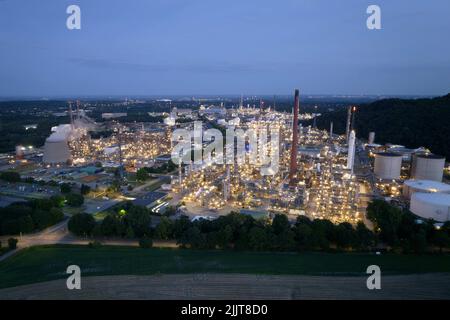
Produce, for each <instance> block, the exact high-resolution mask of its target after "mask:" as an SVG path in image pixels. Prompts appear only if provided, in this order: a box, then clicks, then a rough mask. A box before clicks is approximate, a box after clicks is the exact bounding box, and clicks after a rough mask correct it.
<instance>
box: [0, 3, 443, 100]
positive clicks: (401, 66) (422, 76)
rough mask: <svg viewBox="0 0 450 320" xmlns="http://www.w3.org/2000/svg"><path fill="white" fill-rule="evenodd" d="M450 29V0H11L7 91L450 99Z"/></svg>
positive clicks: (2, 31) (0, 11)
mask: <svg viewBox="0 0 450 320" xmlns="http://www.w3.org/2000/svg"><path fill="white" fill-rule="evenodd" d="M72 4H75V5H78V6H79V7H80V9H81V29H80V30H69V29H67V27H66V20H67V18H68V17H69V15H68V14H67V13H66V9H67V7H68V6H69V5H72ZM371 4H376V5H378V6H379V7H380V8H381V26H382V29H381V30H369V29H368V28H367V26H366V20H367V18H368V17H369V14H367V13H366V9H367V7H368V6H369V5H371ZM449 34H450V1H448V0H433V1H424V0H395V1H393V0H371V1H365V0H345V1H342V0H327V1H326V0H270V1H269V0H81V1H80V0H78V1H77V0H0V97H12V96H14V97H18V96H23V97H26V96H36V97H57V96H130V97H131V96H147V95H148V96H150V95H200V94H205V95H206V94H210V95H220V94H241V93H243V94H269V95H270V94H289V93H291V92H292V91H293V89H294V88H299V89H300V90H301V92H302V93H306V94H342V95H346V94H349V95H350V94H351V95H359V94H379V95H400V94H402V95H444V94H446V93H448V92H450V41H449Z"/></svg>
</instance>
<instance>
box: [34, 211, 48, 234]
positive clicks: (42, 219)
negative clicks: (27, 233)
mask: <svg viewBox="0 0 450 320" xmlns="http://www.w3.org/2000/svg"><path fill="white" fill-rule="evenodd" d="M33 221H34V225H35V227H36V229H39V230H42V229H45V228H47V227H48V226H50V225H52V224H53V223H52V217H51V215H50V212H49V211H44V210H41V209H36V210H35V211H33Z"/></svg>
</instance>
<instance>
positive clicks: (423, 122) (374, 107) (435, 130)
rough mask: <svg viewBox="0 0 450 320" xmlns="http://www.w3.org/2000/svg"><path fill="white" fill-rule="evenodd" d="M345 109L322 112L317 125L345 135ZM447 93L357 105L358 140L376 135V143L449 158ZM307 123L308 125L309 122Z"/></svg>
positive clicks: (448, 104)
mask: <svg viewBox="0 0 450 320" xmlns="http://www.w3.org/2000/svg"><path fill="white" fill-rule="evenodd" d="M346 117H347V110H346V108H342V109H338V110H336V111H333V112H326V113H323V114H322V116H321V117H319V118H318V119H317V126H318V127H319V128H321V129H327V130H328V129H329V127H330V122H331V121H333V126H334V132H335V133H339V134H342V133H344V132H345V124H346ZM449 119H450V94H447V95H446V96H442V97H437V98H432V99H384V100H379V101H375V102H372V103H370V104H362V105H360V106H358V109H357V113H356V119H355V124H354V128H355V130H356V135H357V137H359V138H363V139H367V137H368V135H369V132H371V131H374V132H375V133H376V137H375V142H376V143H379V144H385V143H393V144H400V145H404V146H406V147H408V148H418V147H426V148H428V149H430V150H431V151H432V152H433V153H435V154H438V155H442V156H445V157H446V158H447V159H450V139H449V137H450V125H449ZM309 124H310V123H309Z"/></svg>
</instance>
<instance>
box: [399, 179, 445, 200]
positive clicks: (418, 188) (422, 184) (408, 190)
mask: <svg viewBox="0 0 450 320" xmlns="http://www.w3.org/2000/svg"><path fill="white" fill-rule="evenodd" d="M415 192H425V193H433V192H438V193H449V194H450V184H445V183H442V182H438V181H432V180H406V181H405V183H404V184H403V196H405V197H406V198H408V199H409V198H411V195H412V194H413V193H415Z"/></svg>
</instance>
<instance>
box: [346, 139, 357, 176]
mask: <svg viewBox="0 0 450 320" xmlns="http://www.w3.org/2000/svg"><path fill="white" fill-rule="evenodd" d="M355 142H356V135H355V130H352V131H351V132H350V137H349V139H348V154H347V169H350V170H351V172H352V174H353V165H354V163H355Z"/></svg>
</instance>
